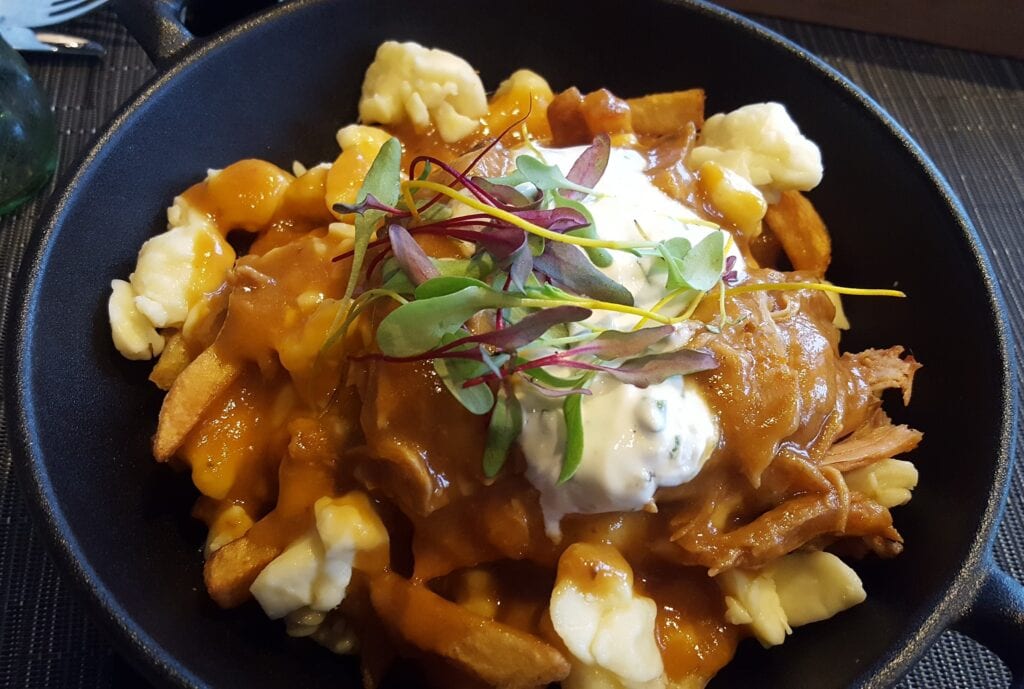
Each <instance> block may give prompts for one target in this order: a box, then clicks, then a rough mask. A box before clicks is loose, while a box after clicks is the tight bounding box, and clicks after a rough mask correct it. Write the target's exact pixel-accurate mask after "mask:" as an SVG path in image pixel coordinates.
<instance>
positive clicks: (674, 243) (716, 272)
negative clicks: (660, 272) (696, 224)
mask: <svg viewBox="0 0 1024 689" xmlns="http://www.w3.org/2000/svg"><path fill="white" fill-rule="evenodd" d="M657 250H658V253H659V254H660V255H661V257H662V258H663V259H664V260H665V265H666V267H667V268H668V278H667V279H666V282H665V287H666V289H668V290H670V291H671V290H677V289H681V288H688V289H694V290H697V291H699V292H706V291H708V290H709V289H711V288H712V287H714V286H715V284H717V283H718V281H719V280H720V279H721V277H722V267H723V263H724V261H725V256H724V254H725V238H724V235H723V233H722V232H712V233H711V234H709V235H708V236H707V237H705V238H704V239H702V240H701V241H700V242H698V243H697V244H696V245H691V244H690V242H688V241H687V240H685V239H683V238H682V237H673V238H672V239H666V240H665V241H663V242H659V243H658V245H657Z"/></svg>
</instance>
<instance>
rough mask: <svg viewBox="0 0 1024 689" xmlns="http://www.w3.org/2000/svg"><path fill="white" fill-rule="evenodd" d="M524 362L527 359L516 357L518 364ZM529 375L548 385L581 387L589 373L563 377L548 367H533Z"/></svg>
mask: <svg viewBox="0 0 1024 689" xmlns="http://www.w3.org/2000/svg"><path fill="white" fill-rule="evenodd" d="M523 363H526V359H523V358H517V359H516V364H517V365H518V364H523ZM527 375H529V376H530V377H531V378H536V379H537V380H539V381H540V382H542V383H544V384H545V385H547V386H548V387H552V388H559V389H563V388H578V387H581V386H582V385H583V384H584V383H586V381H587V375H588V374H586V373H584V374H583V375H580V376H576V377H574V378H562V377H561V376H556V375H554V374H553V373H551V372H550V371H548V370H547V369H544V368H532V369H530V370H529V372H528V373H527Z"/></svg>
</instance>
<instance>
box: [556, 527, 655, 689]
mask: <svg viewBox="0 0 1024 689" xmlns="http://www.w3.org/2000/svg"><path fill="white" fill-rule="evenodd" d="M581 568H582V569H583V570H585V571H589V572H595V574H594V575H592V576H588V577H586V580H585V581H580V580H578V579H577V578H576V577H575V576H574V574H575V570H579V569H581ZM549 609H550V614H551V623H552V626H553V627H554V629H555V633H556V634H558V636H559V637H560V638H561V639H562V642H563V643H565V647H566V649H567V650H568V651H569V653H571V654H572V656H573V658H574V659H575V660H576V661H578V662H577V663H574V666H575V667H574V669H573V672H574V673H578V675H582V676H583V677H588V678H590V679H592V680H600V679H605V680H611V682H613V684H612V686H615V684H618V685H619V686H629V687H633V686H636V685H646V686H651V685H647V684H646V683H649V682H652V683H653V682H658V680H662V681H661V682H660V684H662V686H663V685H664V680H663V679H662V678H663V675H664V664H663V662H662V659H661V651H660V650H659V648H658V642H657V639H656V638H655V622H656V618H657V615H658V606H657V604H656V603H655V602H654V601H653V600H651V599H650V598H647V597H646V596H641V595H638V594H637V593H636V592H635V591H634V590H633V570H632V569H631V568H630V566H629V564H628V563H627V562H626V561H625V560H624V559H623V558H622V556H621V555H620V554H619V553H618V552H617V551H616V550H615V549H614V548H611V547H610V546H595V545H590V544H584V543H576V544H573V545H571V546H569V548H568V549H566V551H565V553H563V554H562V557H561V558H559V565H558V575H557V577H556V579H555V586H554V588H553V589H552V591H551V603H550V608H549ZM581 666H582V667H581ZM586 669H590V670H591V671H590V672H587V670H586ZM581 670H582V671H581ZM595 684H597V682H596V681H595V682H581V681H578V680H577V681H576V682H569V685H570V686H581V687H588V686H594V685H595ZM598 686H600V685H599V684H598Z"/></svg>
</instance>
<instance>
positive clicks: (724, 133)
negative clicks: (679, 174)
mask: <svg viewBox="0 0 1024 689" xmlns="http://www.w3.org/2000/svg"><path fill="white" fill-rule="evenodd" d="M708 161H714V162H716V163H718V164H719V165H721V166H722V167H724V168H727V169H729V170H732V171H733V172H736V173H738V174H739V175H741V176H743V177H744V178H746V179H747V180H749V181H750V182H751V183H752V184H754V186H756V187H758V188H759V189H760V190H761V191H762V192H764V193H765V194H766V195H767V196H768V197H769V199H770V200H771V199H772V198H774V197H775V195H777V194H778V193H779V192H782V191H787V190H791V189H797V190H800V191H808V190H810V189H813V188H814V187H816V186H818V184H819V183H820V182H821V177H822V174H823V172H824V170H823V167H822V163H821V151H820V150H818V147H817V145H815V143H814V142H813V141H811V140H810V139H808V138H807V137H805V136H804V135H803V134H801V133H800V129H799V127H797V125H796V123H795V122H794V121H793V120H792V119H791V118H790V116H789V113H788V112H787V111H786V108H785V107H784V106H782V105H780V104H779V103H753V104H751V105H744V106H743V107H741V108H738V109H736V110H733V111H732V112H730V113H719V114H717V115H713V116H711V117H709V118H708V119H707V121H706V122H705V123H704V127H703V128H702V129H701V132H700V138H699V139H698V140H697V146H696V147H695V148H694V149H693V151H692V152H691V153H690V164H691V165H692V166H694V167H698V166H700V165H702V164H703V163H705V162H708Z"/></svg>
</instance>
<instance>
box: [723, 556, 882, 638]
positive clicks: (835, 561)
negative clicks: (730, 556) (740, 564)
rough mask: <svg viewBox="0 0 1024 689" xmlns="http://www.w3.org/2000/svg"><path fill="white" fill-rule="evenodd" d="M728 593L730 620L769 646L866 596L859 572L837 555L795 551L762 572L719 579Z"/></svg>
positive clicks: (733, 573)
mask: <svg viewBox="0 0 1024 689" xmlns="http://www.w3.org/2000/svg"><path fill="white" fill-rule="evenodd" d="M715 581H716V582H717V583H718V585H719V587H720V588H721V589H722V592H723V593H724V594H725V607H726V613H725V619H726V621H728V622H730V623H731V624H739V625H747V626H748V627H749V629H750V631H751V632H753V634H754V636H755V637H757V640H758V641H760V642H761V645H762V646H765V647H766V648H767V647H769V646H777V645H779V644H781V643H782V642H783V641H785V640H786V636H787V635H788V634H791V633H792V632H793V629H792V628H793V627H800V626H802V625H805V624H810V623H811V622H819V621H821V620H827V619H828V618H830V617H832V616H833V615H835V614H837V613H840V612H842V611H843V610H847V609H848V608H852V607H853V606H854V605H857V604H859V603H863V602H864V600H865V599H866V598H867V594H866V593H865V592H864V585H863V584H862V583H861V580H860V577H858V576H857V573H856V572H854V571H853V569H852V568H851V567H850V566H849V565H847V564H846V563H845V562H843V561H842V560H840V559H839V558H838V557H836V556H835V555H833V554H832V553H826V552H822V551H812V552H806V553H790V554H789V555H785V556H783V557H780V558H778V559H777V560H772V561H771V562H769V563H768V564H767V565H765V566H764V567H762V568H761V569H760V570H757V571H752V570H743V569H732V570H729V571H727V572H723V573H722V574H719V575H718V576H716V577H715Z"/></svg>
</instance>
